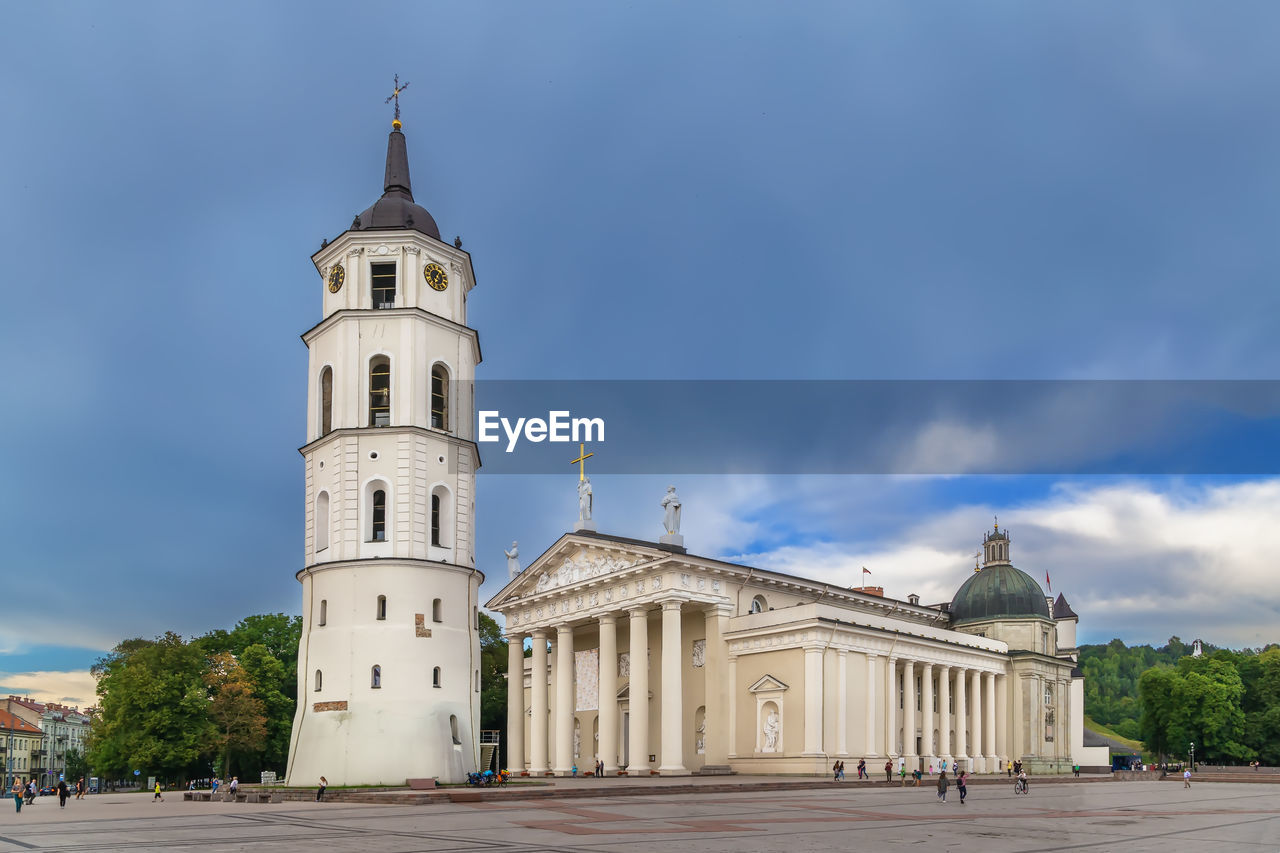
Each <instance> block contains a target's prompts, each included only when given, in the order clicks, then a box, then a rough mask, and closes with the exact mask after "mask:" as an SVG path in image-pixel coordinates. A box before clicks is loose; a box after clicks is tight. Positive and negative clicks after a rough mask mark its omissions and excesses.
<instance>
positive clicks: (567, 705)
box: [555, 625, 577, 776]
mask: <svg viewBox="0 0 1280 853" xmlns="http://www.w3.org/2000/svg"><path fill="white" fill-rule="evenodd" d="M574 699H575V697H574V695H573V626H572V625H557V626H556V766H555V771H556V773H558V774H560V775H561V776H568V775H570V774H571V773H572V772H573V766H574V757H573V716H574V713H573V712H574V707H575V706H576V705H577V703H576V702H575V701H574Z"/></svg>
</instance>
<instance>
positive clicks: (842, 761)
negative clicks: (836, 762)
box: [840, 759, 844, 782]
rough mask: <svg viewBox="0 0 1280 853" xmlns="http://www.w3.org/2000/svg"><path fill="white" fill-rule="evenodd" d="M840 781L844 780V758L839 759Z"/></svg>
mask: <svg viewBox="0 0 1280 853" xmlns="http://www.w3.org/2000/svg"><path fill="white" fill-rule="evenodd" d="M840 781H841V782H843V781H844V759H841V760H840Z"/></svg>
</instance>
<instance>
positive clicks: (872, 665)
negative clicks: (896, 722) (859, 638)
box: [864, 655, 879, 770]
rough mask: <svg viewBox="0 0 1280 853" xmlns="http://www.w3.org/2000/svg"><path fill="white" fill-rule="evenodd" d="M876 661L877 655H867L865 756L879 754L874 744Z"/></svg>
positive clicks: (877, 710)
mask: <svg viewBox="0 0 1280 853" xmlns="http://www.w3.org/2000/svg"><path fill="white" fill-rule="evenodd" d="M878 659H879V658H878V656H877V655H867V708H866V713H867V740H866V748H865V750H864V751H865V752H866V753H867V755H875V754H876V753H877V752H879V749H878V746H879V745H878V744H877V743H876V714H878V713H879V709H877V707H876V661H877V660H878ZM867 769H868V770H870V769H871V768H867Z"/></svg>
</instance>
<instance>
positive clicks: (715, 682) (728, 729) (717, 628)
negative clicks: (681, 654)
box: [702, 605, 733, 767]
mask: <svg viewBox="0 0 1280 853" xmlns="http://www.w3.org/2000/svg"><path fill="white" fill-rule="evenodd" d="M731 614H732V610H731V609H730V608H729V607H727V606H725V605H717V606H715V607H712V608H711V609H709V610H708V611H707V612H706V616H705V622H706V637H707V639H706V644H707V646H706V650H705V653H704V654H703V656H702V679H703V696H705V697H706V700H705V701H706V711H705V712H704V713H703V717H702V723H703V726H704V727H705V731H704V732H703V733H702V740H703V744H704V749H705V753H704V754H703V757H702V764H703V766H704V767H724V766H727V765H728V763H729V738H730V736H731V734H732V732H733V727H732V722H730V723H729V724H728V725H726V720H725V717H726V716H727V709H726V706H727V705H728V704H729V701H730V699H729V697H732V696H733V693H732V692H727V691H726V689H725V678H726V672H725V668H726V667H725V657H726V655H727V654H728V649H726V648H725V644H724V632H725V630H726V629H727V628H728V627H729V616H730V615H731Z"/></svg>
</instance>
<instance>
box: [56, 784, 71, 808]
mask: <svg viewBox="0 0 1280 853" xmlns="http://www.w3.org/2000/svg"><path fill="white" fill-rule="evenodd" d="M70 796H71V789H70V788H68V787H67V783H66V781H65V780H62V779H59V780H58V806H59V807H60V808H64V809H65V808H66V807H67V799H68V798H69V797H70Z"/></svg>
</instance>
